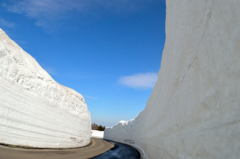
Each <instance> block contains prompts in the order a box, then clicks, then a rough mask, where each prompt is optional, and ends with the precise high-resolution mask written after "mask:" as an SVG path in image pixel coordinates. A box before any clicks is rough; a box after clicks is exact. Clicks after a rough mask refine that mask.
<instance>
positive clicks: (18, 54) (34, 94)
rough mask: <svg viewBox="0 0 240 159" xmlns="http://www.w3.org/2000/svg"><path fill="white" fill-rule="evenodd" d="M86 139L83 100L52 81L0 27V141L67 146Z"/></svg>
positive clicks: (87, 119) (87, 121)
mask: <svg viewBox="0 0 240 159" xmlns="http://www.w3.org/2000/svg"><path fill="white" fill-rule="evenodd" d="M90 137H91V120H90V113H89V112H88V109H87V105H86V103H85V101H84V98H83V97H82V96H81V95H80V94H78V93H77V92H75V91H74V90H72V89H70V88H67V87H64V86H62V85H60V84H58V83H57V82H56V81H54V80H53V79H52V78H51V77H50V75H49V74H48V73H47V72H46V71H45V70H44V69H43V68H42V67H41V66H40V65H39V64H38V63H37V61H36V60H35V59H34V58H33V57H31V56H30V55H29V54H27V53H26V52H25V51H24V50H23V49H21V48H20V47H19V46H18V45H17V44H16V43H15V42H13V41H12V40H11V39H10V38H9V37H8V36H7V35H6V33H5V32H4V31H3V30H1V29H0V143H4V144H11V145H19V146H30V147H44V148H69V147H81V146H85V145H87V144H89V143H90Z"/></svg>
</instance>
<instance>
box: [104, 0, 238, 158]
mask: <svg viewBox="0 0 240 159" xmlns="http://www.w3.org/2000/svg"><path fill="white" fill-rule="evenodd" d="M239 8H240V1H236V0H228V1H226V0H216V1H214V0H208V1H193V0H181V1H179V0H167V18H166V44H165V48H164V54H163V60H162V64H161V70H160V73H159V77H158V82H157V84H156V86H155V88H154V90H153V93H152V96H151V98H150V99H149V101H148V104H147V106H146V108H145V110H144V111H143V112H142V113H141V114H140V115H139V116H138V117H137V118H136V119H135V120H134V121H131V122H129V123H128V124H121V123H120V124H118V125H116V126H114V127H113V128H110V129H107V130H105V138H107V139H112V140H116V141H121V142H125V143H130V144H137V145H138V146H140V147H141V148H142V149H143V150H144V151H145V153H146V155H147V157H148V158H150V159H160V158H163V159H203V158H204V159H226V158H228V159H237V158H239V156H240V151H239V147H240V142H239V141H240V122H239V121H240V115H239V114H240V83H239V80H240V63H239V62H240V45H239V43H240V29H239V26H240V16H238V15H240V9H239Z"/></svg>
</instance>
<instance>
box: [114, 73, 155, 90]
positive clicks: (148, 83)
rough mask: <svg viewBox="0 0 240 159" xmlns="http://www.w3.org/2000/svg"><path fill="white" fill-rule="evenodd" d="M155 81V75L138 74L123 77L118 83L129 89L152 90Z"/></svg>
mask: <svg viewBox="0 0 240 159" xmlns="http://www.w3.org/2000/svg"><path fill="white" fill-rule="evenodd" d="M156 81H157V73H139V74H134V75H130V76H123V77H121V78H120V79H119V83H120V84H122V85H125V86H128V87H131V88H145V89H146V88H152V87H153V86H154V84H155V83H156Z"/></svg>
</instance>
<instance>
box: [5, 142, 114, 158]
mask: <svg viewBox="0 0 240 159" xmlns="http://www.w3.org/2000/svg"><path fill="white" fill-rule="evenodd" d="M113 147H114V145H113V144H112V143H110V142H107V141H105V140H102V139H97V138H92V142H91V144H90V145H88V146H86V147H82V148H74V149H22V148H12V147H7V146H0V159H88V158H92V157H95V156H97V155H99V154H102V153H104V152H106V151H108V150H110V149H111V148H113Z"/></svg>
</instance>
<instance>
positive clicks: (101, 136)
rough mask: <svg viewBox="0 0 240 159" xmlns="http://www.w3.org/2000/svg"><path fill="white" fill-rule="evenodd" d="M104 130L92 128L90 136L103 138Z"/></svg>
mask: <svg viewBox="0 0 240 159" xmlns="http://www.w3.org/2000/svg"><path fill="white" fill-rule="evenodd" d="M103 136H104V131H98V130H92V137H95V138H100V139H103Z"/></svg>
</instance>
